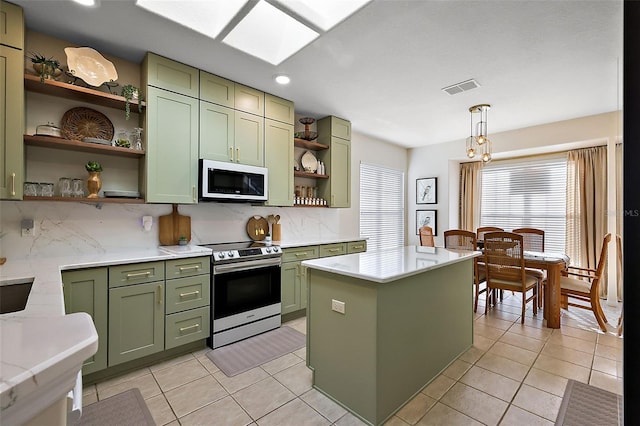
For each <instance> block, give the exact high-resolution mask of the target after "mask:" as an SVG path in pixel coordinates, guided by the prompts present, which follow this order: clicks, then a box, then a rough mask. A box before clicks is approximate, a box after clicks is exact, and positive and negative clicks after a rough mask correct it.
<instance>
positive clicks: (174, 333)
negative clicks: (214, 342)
mask: <svg viewBox="0 0 640 426" xmlns="http://www.w3.org/2000/svg"><path fill="white" fill-rule="evenodd" d="M210 324H211V308H210V307H209V306H205V307H202V308H197V309H191V310H188V311H183V312H178V313H176V314H171V315H167V317H166V327H165V349H171V348H175V347H178V346H180V345H184V344H186V343H191V342H195V341H196V340H201V339H206V338H207V337H209V331H210V330H211V327H210Z"/></svg>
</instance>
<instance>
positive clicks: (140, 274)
mask: <svg viewBox="0 0 640 426" xmlns="http://www.w3.org/2000/svg"><path fill="white" fill-rule="evenodd" d="M149 275H151V271H147V272H136V273H129V274H127V279H131V278H139V277H148V276H149Z"/></svg>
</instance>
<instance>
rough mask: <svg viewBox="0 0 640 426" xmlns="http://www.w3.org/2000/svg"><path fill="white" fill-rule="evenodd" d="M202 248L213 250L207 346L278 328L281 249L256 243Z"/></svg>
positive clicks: (222, 343) (234, 340) (214, 346)
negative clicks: (209, 335) (209, 334)
mask: <svg viewBox="0 0 640 426" xmlns="http://www.w3.org/2000/svg"><path fill="white" fill-rule="evenodd" d="M205 247H208V248H210V249H212V250H213V254H212V256H211V270H212V274H211V321H212V327H211V330H212V331H211V337H210V339H209V340H208V344H209V346H211V347H212V348H214V349H215V348H218V347H220V346H224V345H228V344H230V343H233V342H237V341H239V340H242V339H246V338H247V337H251V336H254V335H256V334H260V333H264V332H265V331H269V330H272V329H274V328H278V327H280V312H281V300H280V274H281V272H280V264H281V257H282V250H281V249H280V247H279V246H275V245H266V244H265V243H262V242H259V241H250V242H238V243H224V244H209V245H205Z"/></svg>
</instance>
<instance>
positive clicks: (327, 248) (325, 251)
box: [320, 243, 347, 257]
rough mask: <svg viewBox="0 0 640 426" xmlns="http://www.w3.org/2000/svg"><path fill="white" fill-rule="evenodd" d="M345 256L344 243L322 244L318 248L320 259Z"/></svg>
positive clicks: (345, 248) (345, 245)
mask: <svg viewBox="0 0 640 426" xmlns="http://www.w3.org/2000/svg"><path fill="white" fill-rule="evenodd" d="M340 254H347V244H346V243H336V244H323V245H321V246H320V257H329V256H338V255H340Z"/></svg>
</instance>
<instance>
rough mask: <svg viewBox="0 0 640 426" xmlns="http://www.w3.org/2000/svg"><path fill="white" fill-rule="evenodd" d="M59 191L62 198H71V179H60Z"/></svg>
mask: <svg viewBox="0 0 640 426" xmlns="http://www.w3.org/2000/svg"><path fill="white" fill-rule="evenodd" d="M58 191H59V192H60V196H61V197H71V179H69V178H66V177H61V178H60V179H58Z"/></svg>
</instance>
